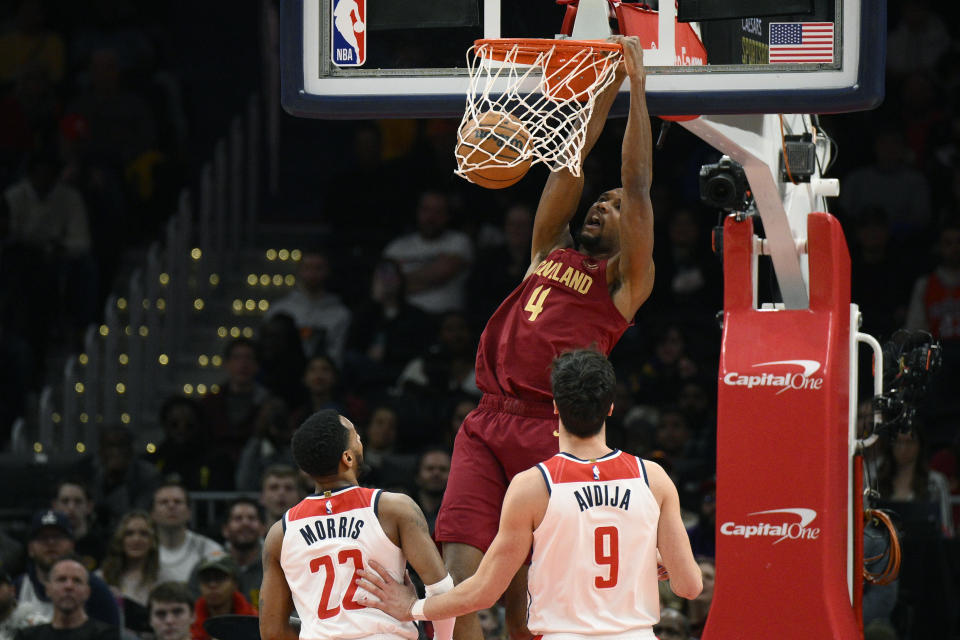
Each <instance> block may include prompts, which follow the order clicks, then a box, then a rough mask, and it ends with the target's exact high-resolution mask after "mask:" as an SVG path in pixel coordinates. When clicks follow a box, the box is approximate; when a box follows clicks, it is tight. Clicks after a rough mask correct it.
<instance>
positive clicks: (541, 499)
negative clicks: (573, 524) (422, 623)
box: [360, 469, 548, 620]
mask: <svg viewBox="0 0 960 640" xmlns="http://www.w3.org/2000/svg"><path fill="white" fill-rule="evenodd" d="M547 498H548V495H547V489H546V486H545V485H544V482H543V478H542V476H541V475H540V472H539V471H538V470H537V469H528V470H527V471H524V472H522V473H519V474H517V475H516V476H515V477H514V479H513V481H512V482H511V483H510V486H509V487H508V488H507V494H506V496H504V499H503V512H502V513H501V516H500V528H499V530H498V531H497V537H496V538H494V540H493V543H492V544H491V545H490V549H489V550H488V551H487V553H486V554H485V555H484V556H483V560H482V561H481V562H480V566H479V567H478V568H477V572H476V573H475V574H473V575H472V576H470V577H469V578H467V579H466V580H464V581H463V582H461V583H460V584H458V585H457V586H456V587H455V588H454V589H453V590H451V591H448V592H446V593H444V594H441V595H437V596H433V597H430V598H427V599H426V600H425V601H422V603H417V602H416V596H412V595H411V594H410V592H409V590H407V589H404V587H403V586H402V585H400V584H399V583H397V582H396V581H395V580H393V579H392V578H391V577H390V576H389V575H388V574H387V571H386V569H384V568H383V567H381V566H379V565H374V564H373V563H371V566H373V567H374V569H375V570H376V571H375V572H374V571H362V572H360V576H361V578H362V580H361V582H360V585H361V586H362V587H363V588H364V589H366V590H367V591H369V592H370V593H371V594H373V596H374V597H375V598H377V601H373V600H372V599H371V600H370V601H366V602H364V604H367V605H368V606H372V607H376V608H378V609H381V610H382V611H385V612H387V613H389V614H390V615H392V616H393V617H395V618H397V619H398V620H411V619H417V620H419V619H427V620H434V619H437V618H450V617H457V616H461V615H464V614H467V613H471V612H473V611H479V610H480V609H486V608H488V607H491V606H493V604H494V603H495V602H496V601H497V599H498V598H499V597H500V596H501V595H502V594H503V592H504V591H506V589H507V587H508V586H509V584H510V581H511V580H512V579H513V576H514V575H515V574H516V573H517V570H518V569H519V568H520V566H521V565H522V564H523V561H524V560H525V559H526V557H527V554H528V553H529V552H530V545H531V543H532V542H533V530H534V528H535V527H536V524H537V522H539V520H540V519H542V518H543V512H544V511H545V510H546V504H547ZM415 605H419V607H418V606H415Z"/></svg>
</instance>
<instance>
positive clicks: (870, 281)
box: [850, 207, 911, 340]
mask: <svg viewBox="0 0 960 640" xmlns="http://www.w3.org/2000/svg"><path fill="white" fill-rule="evenodd" d="M855 225H856V228H855V232H854V234H853V240H854V242H853V246H852V247H851V255H850V271H851V285H852V286H851V289H852V290H851V298H852V300H853V302H855V303H856V304H857V305H859V307H860V311H861V312H862V314H863V327H862V331H864V332H865V333H869V334H870V335H873V336H877V337H878V338H879V339H880V340H885V339H887V338H889V337H890V336H891V335H892V334H893V332H894V331H896V330H897V329H898V328H899V327H901V326H903V323H904V319H905V317H906V314H907V301H908V299H909V295H910V280H909V279H910V277H911V275H910V273H911V270H910V268H909V265H907V264H904V256H903V255H902V253H903V250H902V247H899V246H894V245H892V244H891V242H890V221H889V217H888V216H887V214H886V213H885V212H884V210H883V209H881V208H879V207H874V208H870V209H864V210H863V212H862V213H861V214H860V216H859V217H858V218H857V220H856V222H855Z"/></svg>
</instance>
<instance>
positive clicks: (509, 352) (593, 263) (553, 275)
mask: <svg viewBox="0 0 960 640" xmlns="http://www.w3.org/2000/svg"><path fill="white" fill-rule="evenodd" d="M628 326H630V323H629V322H627V320H625V319H624V317H623V315H622V314H621V313H620V311H619V310H618V309H617V308H616V306H614V304H613V300H612V299H611V298H610V292H609V289H608V284H607V261H606V260H594V259H593V258H591V257H590V256H588V255H586V254H583V253H580V252H578V251H574V250H573V249H556V250H554V251H552V252H551V253H550V255H548V256H547V258H546V259H545V260H544V261H543V262H541V263H540V264H539V265H537V268H536V270H535V271H534V272H533V273H532V274H530V276H529V277H528V278H527V279H525V280H524V281H523V282H521V283H520V286H518V287H517V288H516V289H514V290H513V293H511V294H510V295H509V296H507V299H506V300H504V301H503V303H502V304H501V305H500V306H499V307H498V308H497V310H496V311H494V313H493V315H492V316H491V317H490V320H489V321H488V322H487V326H486V328H485V329H484V330H483V335H481V336H480V347H479V348H478V349H477V367H476V369H477V386H478V387H479V388H480V390H481V391H483V392H484V393H490V394H494V395H506V396H512V397H515V398H519V399H521V400H525V401H532V402H550V401H551V400H552V397H553V396H552V394H551V392H550V365H551V363H552V362H553V359H554V358H555V357H556V356H558V355H560V354H561V353H563V352H564V351H569V350H571V349H581V348H585V347H593V348H596V349H598V350H599V351H600V352H602V353H603V354H604V355H608V354H609V353H610V350H611V349H613V346H614V345H615V344H616V343H617V340H619V339H620V336H621V335H623V332H624V331H626V329H627V327H628Z"/></svg>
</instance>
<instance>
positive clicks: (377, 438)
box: [363, 405, 417, 492]
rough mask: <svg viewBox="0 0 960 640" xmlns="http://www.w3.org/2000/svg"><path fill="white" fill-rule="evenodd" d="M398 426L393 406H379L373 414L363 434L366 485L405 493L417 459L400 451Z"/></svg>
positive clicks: (364, 478) (371, 413)
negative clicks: (398, 446)
mask: <svg viewBox="0 0 960 640" xmlns="http://www.w3.org/2000/svg"><path fill="white" fill-rule="evenodd" d="M398 424H399V418H398V417H397V412H396V411H395V410H394V409H393V408H392V407H390V406H387V405H380V406H377V407H375V408H374V409H373V411H371V412H370V419H369V420H368V421H367V428H366V429H365V430H364V434H363V462H364V464H365V465H366V466H367V467H368V469H369V470H368V471H367V472H366V473H364V474H363V480H364V484H365V485H369V486H373V487H380V488H382V489H384V490H389V491H401V492H402V491H403V487H404V486H405V485H406V484H407V483H408V482H409V479H410V477H411V476H413V475H414V469H415V467H416V464H417V460H416V458H415V457H414V456H412V455H406V454H401V453H399V452H398V451H397V434H398V431H397V429H398Z"/></svg>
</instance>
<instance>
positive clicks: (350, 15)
mask: <svg viewBox="0 0 960 640" xmlns="http://www.w3.org/2000/svg"><path fill="white" fill-rule="evenodd" d="M366 20H367V0H333V20H332V23H333V24H332V25H331V30H332V31H333V33H332V36H333V37H332V38H330V61H331V62H333V64H335V65H337V66H338V67H359V66H362V65H363V63H364V62H366V60H367V27H366Z"/></svg>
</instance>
